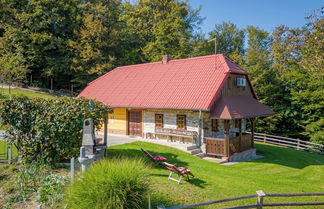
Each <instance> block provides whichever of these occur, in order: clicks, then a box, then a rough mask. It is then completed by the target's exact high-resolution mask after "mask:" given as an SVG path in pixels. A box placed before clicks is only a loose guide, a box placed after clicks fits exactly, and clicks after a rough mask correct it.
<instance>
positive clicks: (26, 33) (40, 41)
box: [0, 0, 78, 88]
mask: <svg viewBox="0 0 324 209" xmlns="http://www.w3.org/2000/svg"><path fill="white" fill-rule="evenodd" d="M77 2H78V0H62V1H55V0H39V1H36V0H31V1H20V2H17V1H8V0H2V3H3V4H4V5H5V11H6V12H7V13H6V17H8V18H6V20H5V21H1V23H0V28H4V30H3V31H4V33H3V37H5V38H3V39H2V41H3V42H5V43H6V44H3V46H5V47H4V48H1V49H0V50H1V54H4V53H7V51H10V50H11V49H12V48H18V47H19V48H20V49H21V54H22V56H23V57H24V58H25V60H26V63H27V64H28V72H30V73H31V74H32V75H33V77H34V79H37V80H38V81H42V82H43V83H44V84H45V85H47V86H49V85H48V83H50V82H48V72H51V77H50V79H51V80H54V81H56V82H57V84H56V85H55V86H56V87H57V88H60V87H62V86H64V85H65V83H67V82H69V77H70V75H71V70H70V64H71V51H70V49H69V48H68V47H67V43H68V40H70V39H72V38H73V30H74V28H75V27H76V26H77V24H76V23H77V19H76V18H77V10H76V3H77ZM7 19H8V20H10V21H7ZM58 78H59V79H58Z"/></svg>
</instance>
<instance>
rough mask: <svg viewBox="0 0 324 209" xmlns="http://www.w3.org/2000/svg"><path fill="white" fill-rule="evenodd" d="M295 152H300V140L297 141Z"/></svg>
mask: <svg viewBox="0 0 324 209" xmlns="http://www.w3.org/2000/svg"><path fill="white" fill-rule="evenodd" d="M297 150H300V139H297Z"/></svg>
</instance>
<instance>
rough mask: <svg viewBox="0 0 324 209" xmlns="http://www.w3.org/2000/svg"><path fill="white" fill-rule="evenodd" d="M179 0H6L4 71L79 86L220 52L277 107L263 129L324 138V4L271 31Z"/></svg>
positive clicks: (2, 13)
mask: <svg viewBox="0 0 324 209" xmlns="http://www.w3.org/2000/svg"><path fill="white" fill-rule="evenodd" d="M200 10H201V8H198V9H194V8H192V7H191V6H190V5H189V3H188V1H180V0H138V1H122V0H60V1H57V0H0V77H1V79H2V80H3V81H4V82H5V83H8V84H9V85H11V84H12V83H17V82H18V83H24V84H25V85H28V86H35V87H41V88H49V89H54V90H59V89H67V90H72V91H75V92H79V91H80V90H82V88H84V87H85V85H86V84H87V83H88V82H90V81H92V80H93V79H95V78H97V77H99V76H101V75H103V74H104V73H106V72H108V71H110V70H112V69H114V68H115V67H118V66H122V65H130V64H137V63H145V62H154V61H160V60H161V56H162V55H165V54H168V55H172V58H173V59H177V58H187V57H195V56H202V55H209V54H213V53H215V51H214V50H215V49H214V43H213V42H208V40H210V39H213V38H215V37H216V39H217V51H216V53H223V54H225V55H226V56H228V57H229V58H230V59H232V60H233V61H234V62H236V63H237V64H238V65H240V66H241V67H242V68H243V69H245V70H247V71H248V73H249V75H250V79H251V80H252V83H253V86H254V87H255V89H256V91H257V95H258V97H259V99H260V101H261V102H263V103H264V104H266V105H268V106H269V107H270V108H272V109H273V110H274V111H275V112H276V113H277V114H276V115H274V116H271V117H268V118H264V119H262V118H261V119H259V120H258V121H257V131H258V132H265V133H269V134H278V135H282V136H290V137H294V138H301V139H307V140H308V139H310V140H311V141H314V142H317V143H322V144H324V117H323V115H324V113H323V112H324V71H323V69H322V66H323V60H324V59H323V54H324V53H323V48H324V30H323V29H324V28H323V26H324V19H323V12H324V7H323V8H318V9H316V10H314V11H309V15H308V16H306V17H305V25H304V26H303V27H300V28H290V27H288V26H285V25H278V26H277V27H276V28H275V29H274V30H273V31H265V30H263V29H262V28H259V27H255V26H253V25H250V26H248V27H246V28H238V27H237V26H236V25H235V23H232V22H215V28H214V29H213V30H212V31H210V32H209V33H208V34H205V33H203V32H201V30H200V27H199V26H200V25H201V23H203V21H204V18H203V17H202V16H201V15H200Z"/></svg>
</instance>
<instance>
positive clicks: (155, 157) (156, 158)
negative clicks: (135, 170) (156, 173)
mask: <svg viewBox="0 0 324 209" xmlns="http://www.w3.org/2000/svg"><path fill="white" fill-rule="evenodd" d="M141 150H142V152H144V154H145V155H146V156H147V157H148V158H150V160H152V161H153V162H163V161H166V160H167V159H166V158H165V157H163V156H160V155H157V156H155V155H153V154H151V153H149V152H148V151H147V150H145V149H143V148H141Z"/></svg>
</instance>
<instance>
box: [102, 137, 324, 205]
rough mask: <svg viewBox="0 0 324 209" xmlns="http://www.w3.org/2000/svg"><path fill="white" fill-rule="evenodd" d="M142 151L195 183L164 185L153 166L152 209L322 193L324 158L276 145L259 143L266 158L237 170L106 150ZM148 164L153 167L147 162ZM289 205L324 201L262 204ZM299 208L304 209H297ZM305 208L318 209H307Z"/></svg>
mask: <svg viewBox="0 0 324 209" xmlns="http://www.w3.org/2000/svg"><path fill="white" fill-rule="evenodd" d="M140 148H145V149H147V150H149V151H151V152H154V153H156V154H159V155H163V156H165V157H167V158H168V162H170V163H177V165H178V166H184V167H188V168H190V169H191V170H192V172H193V174H194V175H195V178H194V179H192V180H190V181H189V182H188V181H183V183H182V185H178V184H177V183H176V182H174V181H168V179H167V178H168V175H169V172H168V170H166V169H164V168H162V166H153V167H152V168H151V169H150V170H149V173H150V176H151V180H152V191H151V199H152V201H153V206H156V205H159V204H164V205H166V206H174V205H182V204H190V203H197V202H202V201H211V200H217V199H223V198H228V197H235V196H240V195H247V194H255V192H256V190H263V191H264V192H266V193H295V192H296V193H297V192H323V191H324V181H323V179H324V166H323V165H324V156H320V155H318V154H313V153H307V152H303V151H297V150H294V149H290V148H284V147H279V146H274V145H268V144H263V143H257V144H256V148H257V152H258V154H259V155H263V156H264V158H262V159H258V160H254V161H250V162H241V163H238V164H235V165H227V166H226V165H220V164H216V163H212V162H209V161H206V160H203V159H200V158H197V157H194V156H192V155H190V154H187V153H185V152H182V151H180V150H176V149H173V148H170V147H166V146H161V145H156V144H151V143H145V142H134V143H129V144H124V145H118V146H112V147H110V148H109V151H108V157H114V156H120V157H128V158H129V157H131V158H132V157H134V158H137V157H142V158H144V159H146V156H144V154H143V153H142V152H141V151H140ZM146 162H147V163H149V164H152V163H151V162H150V161H148V160H147V159H146ZM289 201H324V198H323V197H290V198H281V199H280V198H271V200H269V199H268V198H265V202H289ZM255 202H256V199H255V198H253V199H250V200H249V199H247V200H239V201H236V202H235V203H233V202H232V203H226V204H225V203H223V204H219V205H217V207H216V205H211V206H205V207H201V208H218V207H219V208H220V207H230V206H235V204H238V205H239V204H255ZM301 208H302V207H301ZM305 208H320V206H316V207H309V206H307V207H305Z"/></svg>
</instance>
